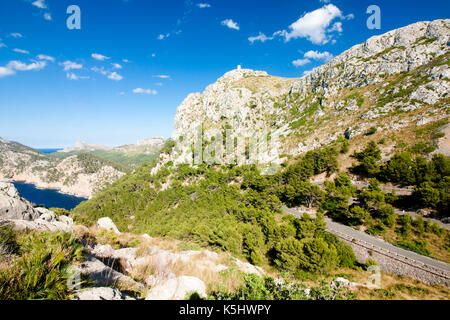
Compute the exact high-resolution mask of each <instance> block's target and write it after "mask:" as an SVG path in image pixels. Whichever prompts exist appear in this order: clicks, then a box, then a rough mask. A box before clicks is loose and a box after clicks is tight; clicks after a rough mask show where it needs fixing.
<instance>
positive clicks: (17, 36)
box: [10, 32, 23, 38]
mask: <svg viewBox="0 0 450 320" xmlns="http://www.w3.org/2000/svg"><path fill="white" fill-rule="evenodd" d="M10 36H11V37H13V38H23V35H22V34H21V33H19V32H13V33H11V34H10Z"/></svg>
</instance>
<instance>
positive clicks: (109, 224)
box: [97, 217, 120, 234]
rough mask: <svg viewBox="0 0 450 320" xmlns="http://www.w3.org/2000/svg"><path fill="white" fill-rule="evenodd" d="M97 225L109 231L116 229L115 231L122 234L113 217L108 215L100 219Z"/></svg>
mask: <svg viewBox="0 0 450 320" xmlns="http://www.w3.org/2000/svg"><path fill="white" fill-rule="evenodd" d="M97 227H98V228H100V229H105V230H108V231H114V233H116V234H120V231H119V229H117V227H116V225H115V224H114V222H113V221H112V220H111V218H108V217H105V218H100V219H98V221H97Z"/></svg>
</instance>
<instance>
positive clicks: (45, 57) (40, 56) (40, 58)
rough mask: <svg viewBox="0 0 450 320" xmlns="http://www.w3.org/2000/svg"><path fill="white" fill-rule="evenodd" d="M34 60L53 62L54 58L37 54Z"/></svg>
mask: <svg viewBox="0 0 450 320" xmlns="http://www.w3.org/2000/svg"><path fill="white" fill-rule="evenodd" d="M36 58H37V59H39V60H47V61H51V62H55V58H53V57H50V56H47V55H45V54H39V55H38V56H37V57H36Z"/></svg>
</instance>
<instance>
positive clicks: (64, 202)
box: [13, 181, 87, 210]
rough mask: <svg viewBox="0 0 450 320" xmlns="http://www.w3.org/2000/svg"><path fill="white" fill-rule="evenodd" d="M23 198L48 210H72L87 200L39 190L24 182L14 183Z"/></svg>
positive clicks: (51, 190)
mask: <svg viewBox="0 0 450 320" xmlns="http://www.w3.org/2000/svg"><path fill="white" fill-rule="evenodd" d="M13 184H14V186H15V187H16V189H17V190H18V191H19V193H20V195H21V196H22V198H25V199H27V200H28V201H30V202H32V203H34V204H36V205H38V206H45V207H47V208H62V209H66V210H72V209H73V208H75V207H76V206H77V205H79V204H80V203H81V202H83V201H86V200H87V198H81V197H75V196H72V195H68V194H64V193H61V192H59V191H58V190H54V189H38V188H36V186H35V185H34V184H29V183H24V182H18V181H16V182H13Z"/></svg>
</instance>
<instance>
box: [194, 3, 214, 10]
mask: <svg viewBox="0 0 450 320" xmlns="http://www.w3.org/2000/svg"><path fill="white" fill-rule="evenodd" d="M197 7H199V8H201V9H204V8H211V5H210V4H209V3H197Z"/></svg>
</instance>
